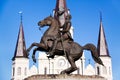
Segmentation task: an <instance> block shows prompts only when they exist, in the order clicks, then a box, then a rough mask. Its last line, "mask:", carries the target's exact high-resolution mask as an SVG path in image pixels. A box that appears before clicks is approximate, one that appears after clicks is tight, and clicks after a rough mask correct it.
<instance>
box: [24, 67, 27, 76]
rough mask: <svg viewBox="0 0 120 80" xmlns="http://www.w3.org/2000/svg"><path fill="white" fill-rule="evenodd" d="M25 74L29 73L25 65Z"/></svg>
mask: <svg viewBox="0 0 120 80" xmlns="http://www.w3.org/2000/svg"><path fill="white" fill-rule="evenodd" d="M24 75H25V76H26V75H27V68H26V67H25V70H24Z"/></svg>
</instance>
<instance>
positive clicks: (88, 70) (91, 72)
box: [85, 64, 95, 75]
mask: <svg viewBox="0 0 120 80" xmlns="http://www.w3.org/2000/svg"><path fill="white" fill-rule="evenodd" d="M85 75H95V69H94V67H93V66H92V65H91V64H88V66H87V67H86V69H85Z"/></svg>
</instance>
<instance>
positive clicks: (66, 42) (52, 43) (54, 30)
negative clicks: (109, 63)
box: [27, 15, 103, 74]
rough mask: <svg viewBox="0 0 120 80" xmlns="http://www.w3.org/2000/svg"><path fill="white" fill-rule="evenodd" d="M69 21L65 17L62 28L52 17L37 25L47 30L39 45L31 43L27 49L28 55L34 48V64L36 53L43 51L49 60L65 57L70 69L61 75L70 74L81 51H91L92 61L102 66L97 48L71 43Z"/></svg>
mask: <svg viewBox="0 0 120 80" xmlns="http://www.w3.org/2000/svg"><path fill="white" fill-rule="evenodd" d="M70 19H71V16H70V15H67V16H66V18H65V23H64V25H63V26H61V25H60V24H59V21H58V20H56V19H55V18H54V17H52V16H48V17H46V18H45V19H44V20H41V21H39V22H38V25H39V26H40V27H41V28H43V27H45V26H48V29H47V30H46V31H45V32H44V34H43V36H42V38H41V40H40V43H36V42H35V43H32V44H31V46H30V47H29V48H28V49H27V52H28V53H29V51H30V50H31V49H32V48H33V47H34V46H36V48H34V50H33V54H32V58H33V61H34V62H36V59H35V53H36V51H44V52H46V53H48V54H49V56H48V57H49V58H54V56H55V55H58V56H65V57H66V59H67V60H68V62H69V63H70V65H71V67H69V68H67V69H65V70H63V71H62V72H61V74H70V73H71V72H73V71H75V70H77V66H76V64H75V61H77V60H78V59H80V58H81V56H82V54H83V50H89V51H91V54H92V58H93V59H94V61H95V62H97V63H99V64H101V65H103V63H102V61H101V59H100V58H99V55H98V52H97V48H96V47H95V46H94V45H93V44H91V43H89V44H86V45H85V46H81V45H80V44H78V43H76V42H74V41H73V39H72V37H71V34H70V32H69V30H70V27H71V21H70ZM60 28H62V30H60Z"/></svg>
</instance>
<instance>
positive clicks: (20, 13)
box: [19, 11, 23, 23]
mask: <svg viewBox="0 0 120 80" xmlns="http://www.w3.org/2000/svg"><path fill="white" fill-rule="evenodd" d="M19 14H20V22H21V23H22V14H23V13H22V11H20V12H19Z"/></svg>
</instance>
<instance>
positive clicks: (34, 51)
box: [32, 48, 39, 63]
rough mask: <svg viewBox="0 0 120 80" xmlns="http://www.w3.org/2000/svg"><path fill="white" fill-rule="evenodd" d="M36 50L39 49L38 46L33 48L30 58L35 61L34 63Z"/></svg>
mask: <svg viewBox="0 0 120 80" xmlns="http://www.w3.org/2000/svg"><path fill="white" fill-rule="evenodd" d="M37 50H39V49H38V48H35V49H34V50H33V54H32V59H33V62H35V63H36V58H35V53H36V51H37Z"/></svg>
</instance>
